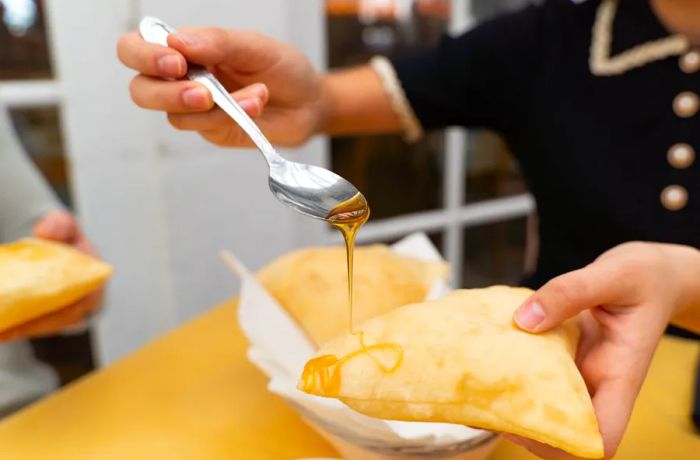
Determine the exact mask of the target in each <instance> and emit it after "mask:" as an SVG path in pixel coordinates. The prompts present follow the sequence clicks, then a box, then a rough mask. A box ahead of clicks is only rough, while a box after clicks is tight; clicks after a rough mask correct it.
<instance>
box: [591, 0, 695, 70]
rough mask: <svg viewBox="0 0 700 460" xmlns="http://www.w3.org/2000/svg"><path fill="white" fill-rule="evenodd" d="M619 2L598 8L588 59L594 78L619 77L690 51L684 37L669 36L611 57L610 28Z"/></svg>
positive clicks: (605, 1) (609, 1) (604, 3)
mask: <svg viewBox="0 0 700 460" xmlns="http://www.w3.org/2000/svg"><path fill="white" fill-rule="evenodd" d="M638 1H641V0H638ZM618 3H619V0H603V1H602V2H601V3H600V5H599V6H598V11H597V13H596V19H595V23H594V24H593V31H592V38H591V52H590V58H589V66H590V69H591V73H592V74H593V75H596V76H599V77H606V76H613V75H621V74H623V73H625V72H627V71H628V70H631V69H634V68H637V67H641V66H643V65H646V64H649V63H651V62H654V61H658V60H661V59H665V58H667V57H669V56H677V55H680V54H683V53H684V52H685V51H687V50H688V49H689V48H690V42H689V41H688V39H687V38H686V37H685V36H683V35H670V36H668V37H665V38H660V39H658V40H653V41H649V42H646V43H643V44H641V45H637V46H635V47H633V48H630V49H628V50H627V51H623V52H622V53H620V54H618V55H616V56H610V48H611V45H612V25H613V21H614V19H615V13H616V12H617V6H618Z"/></svg>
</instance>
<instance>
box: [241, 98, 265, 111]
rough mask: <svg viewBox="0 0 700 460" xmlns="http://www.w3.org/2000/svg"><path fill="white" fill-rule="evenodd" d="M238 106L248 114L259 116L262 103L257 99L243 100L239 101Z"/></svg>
mask: <svg viewBox="0 0 700 460" xmlns="http://www.w3.org/2000/svg"><path fill="white" fill-rule="evenodd" d="M238 105H240V106H241V108H242V109H243V110H245V111H246V112H247V113H248V114H253V115H257V114H258V112H259V111H260V103H259V102H258V100H257V99H253V98H250V99H243V100H241V101H238Z"/></svg>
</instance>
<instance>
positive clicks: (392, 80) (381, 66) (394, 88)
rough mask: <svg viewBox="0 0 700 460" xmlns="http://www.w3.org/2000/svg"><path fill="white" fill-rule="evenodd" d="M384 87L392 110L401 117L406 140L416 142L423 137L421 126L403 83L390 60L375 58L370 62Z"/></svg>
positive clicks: (380, 57)
mask: <svg viewBox="0 0 700 460" xmlns="http://www.w3.org/2000/svg"><path fill="white" fill-rule="evenodd" d="M369 64H370V66H371V67H372V69H373V70H374V71H375V73H376V74H377V76H378V77H379V80H380V81H381V83H382V86H383V87H384V91H385V92H386V94H387V96H389V100H390V102H391V108H392V109H393V110H394V113H396V115H397V116H398V117H399V120H400V121H401V126H402V128H403V132H404V139H406V141H408V142H416V141H418V140H420V139H421V138H422V137H423V127H422V126H421V123H420V121H419V120H418V117H416V113H415V112H414V111H413V108H412V107H411V104H410V102H408V98H407V97H406V93H405V92H404V90H403V87H402V86H401V81H400V80H399V77H398V75H396V70H395V69H394V66H393V65H392V64H391V61H389V59H387V58H385V57H384V56H375V57H373V58H372V59H371V60H370V61H369Z"/></svg>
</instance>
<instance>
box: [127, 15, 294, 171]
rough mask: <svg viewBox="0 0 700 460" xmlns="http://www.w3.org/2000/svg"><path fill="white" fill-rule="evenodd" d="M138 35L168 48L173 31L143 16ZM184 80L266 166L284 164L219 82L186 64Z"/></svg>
mask: <svg viewBox="0 0 700 460" xmlns="http://www.w3.org/2000/svg"><path fill="white" fill-rule="evenodd" d="M139 32H140V33H141V36H142V37H143V39H144V40H146V41H147V42H150V43H155V44H157V45H163V46H168V35H170V34H171V33H174V32H175V29H174V28H173V27H171V26H169V25H168V24H166V23H165V22H163V21H161V20H160V19H158V18H154V17H145V18H143V19H142V20H141V24H140V25H139ZM187 78H188V79H189V80H192V81H196V82H197V83H200V84H201V85H203V86H204V87H205V88H207V89H208V90H209V91H210V92H211V95H212V98H213V100H214V102H215V103H216V105H218V106H219V107H221V109H222V110H223V111H224V112H226V113H227V114H228V116H230V117H231V118H233V121H235V122H236V123H237V124H238V126H240V127H241V129H243V131H245V133H246V134H247V135H248V137H250V139H251V140H252V141H253V143H254V144H255V145H256V146H257V147H258V150H260V153H262V154H263V156H264V157H265V160H267V163H268V165H269V166H272V165H273V163H277V162H279V161H284V160H283V159H282V157H281V156H280V155H279V154H278V153H277V151H276V150H275V148H274V147H273V146H272V144H270V141H268V140H267V138H266V137H265V135H264V134H263V133H262V131H260V128H258V125H256V124H255V122H254V121H253V120H252V119H251V118H250V117H249V116H248V114H247V113H245V111H244V110H243V109H242V108H241V106H240V105H238V103H237V102H236V101H235V99H233V98H232V97H231V95H230V94H229V92H228V91H227V90H226V88H224V86H223V85H222V84H221V82H219V80H218V79H217V78H216V77H215V76H214V74H212V73H211V72H209V71H208V70H207V69H205V68H204V67H202V66H198V65H193V64H189V63H188V71H187Z"/></svg>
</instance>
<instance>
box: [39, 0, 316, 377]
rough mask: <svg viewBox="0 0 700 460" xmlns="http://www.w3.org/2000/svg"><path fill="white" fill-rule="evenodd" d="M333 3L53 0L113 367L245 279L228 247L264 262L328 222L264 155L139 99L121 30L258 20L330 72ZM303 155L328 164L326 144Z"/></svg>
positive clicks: (102, 326) (101, 351)
mask: <svg viewBox="0 0 700 460" xmlns="http://www.w3.org/2000/svg"><path fill="white" fill-rule="evenodd" d="M322 6H323V5H322V1H321V0H306V1H303V2H296V1H295V2H292V1H288V0H256V1H221V0H203V1H202V0H200V1H197V2H192V1H187V2H186V1H182V0H169V1H166V0H109V1H107V0H100V1H99V2H98V1H94V0H48V2H47V7H48V13H49V14H48V16H49V23H50V25H51V28H52V43H53V47H54V49H53V53H54V58H55V61H56V72H57V75H58V78H59V80H60V85H61V90H62V94H63V95H64V99H63V102H64V105H63V121H64V130H65V134H66V142H67V147H68V151H69V155H70V160H71V163H72V176H71V177H72V183H73V186H74V195H75V198H76V202H77V205H78V210H79V212H80V215H81V218H82V221H83V225H84V227H85V229H86V231H87V233H88V234H89V236H90V238H91V239H93V240H94V241H95V242H96V244H97V246H98V247H99V249H100V251H101V253H102V255H103V256H104V258H105V259H106V260H108V261H109V262H111V263H113V264H114V266H115V268H116V272H115V276H114V278H113V280H112V282H111V283H110V288H109V293H108V300H107V305H106V309H105V312H104V314H103V316H102V317H101V319H100V321H99V325H98V326H97V329H96V330H97V343H96V345H97V346H96V351H97V354H98V358H99V360H100V362H101V363H102V364H105V363H108V362H110V361H113V360H114V359H116V358H118V357H120V356H122V355H123V354H125V353H127V352H129V351H132V350H134V349H136V348H138V347H139V346H141V345H143V344H144V343H145V342H147V341H149V340H150V339H152V338H154V337H155V336H157V335H159V334H161V333H163V332H165V331H166V330H169V329H171V328H172V327H175V326H176V325H178V324H180V323H182V322H183V321H185V320H187V319H189V318H191V317H193V316H194V315H196V314H198V313H201V312H202V311H205V310H206V309H207V308H209V307H211V306H213V305H214V304H216V303H217V302H220V301H221V300H223V299H225V298H227V297H229V296H231V295H233V294H234V293H235V291H236V289H237V286H236V284H235V282H234V280H233V278H232V277H231V275H230V274H228V273H227V272H226V270H225V269H224V268H223V266H222V264H221V263H220V261H219V258H218V252H219V250H220V249H222V248H228V249H231V250H233V251H234V252H235V253H236V254H238V255H239V256H240V258H241V259H242V260H243V261H244V262H245V263H247V264H249V265H250V267H251V268H257V267H259V266H261V265H262V264H263V263H265V262H266V261H268V260H270V259H272V258H273V257H275V256H277V255H279V254H281V253H283V252H285V251H288V250H289V249H291V248H293V247H297V246H300V245H306V244H313V243H314V242H317V241H320V240H321V236H322V235H323V234H325V233H326V231H327V229H326V228H324V227H323V225H322V224H320V223H319V222H316V221H311V220H309V219H306V218H304V217H302V216H300V215H297V214H295V213H293V212H291V211H289V210H288V209H286V208H284V207H283V206H282V205H281V204H279V203H278V202H277V201H276V200H275V199H274V198H273V197H272V196H271V194H270V193H269V191H268V189H267V180H266V178H267V170H266V167H265V164H264V162H263V160H262V158H260V157H259V156H258V154H257V153H255V152H252V151H233V150H223V149H219V148H216V147H213V146H211V145H208V144H206V143H205V142H203V141H201V140H200V139H199V138H198V137H197V136H196V135H194V134H191V133H181V132H177V131H175V130H174V129H172V128H170V127H169V126H168V125H167V123H166V121H165V117H164V115H162V114H159V113H153V112H146V111H143V110H140V109H137V108H136V107H135V106H133V104H132V103H131V102H130V100H129V97H128V90H127V88H128V81H129V79H130V77H131V72H130V71H128V70H127V69H124V68H123V67H122V66H121V65H120V64H119V63H118V61H117V59H116V56H115V44H116V41H117V39H118V37H119V36H120V35H121V34H122V33H123V32H125V31H126V30H130V29H133V28H135V26H136V24H137V23H138V20H139V19H140V17H141V16H142V15H146V14H147V15H154V16H159V17H161V18H162V19H164V20H166V21H167V22H169V23H171V24H173V25H174V26H176V27H177V26H185V25H213V26H221V27H240V28H246V29H255V30H259V31H262V32H266V33H269V34H271V35H274V36H276V37H279V38H281V39H284V40H287V41H291V42H292V43H294V44H296V45H297V46H299V47H301V48H302V49H303V50H304V51H305V53H306V54H307V55H308V56H309V57H310V58H311V59H312V61H313V62H314V64H315V65H317V66H319V67H321V66H322V65H323V63H324V56H325V25H324V17H323V11H322ZM283 153H286V152H283ZM287 153H288V152H287ZM293 155H294V157H295V158H297V159H299V160H300V161H306V162H311V163H315V164H325V162H326V142H325V140H323V139H318V140H316V141H314V142H312V143H309V144H308V145H306V146H304V147H303V148H300V149H297V150H296V151H295V152H293Z"/></svg>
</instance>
